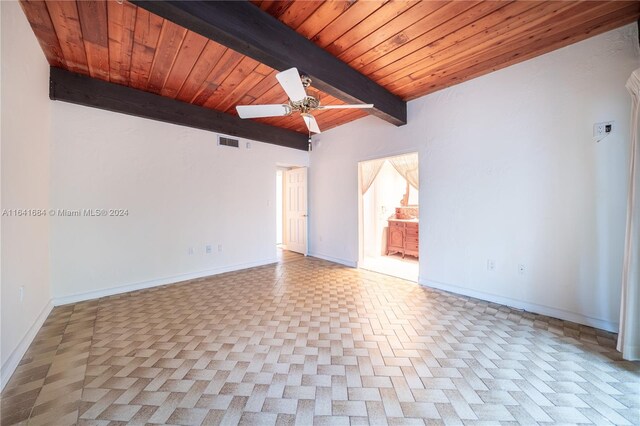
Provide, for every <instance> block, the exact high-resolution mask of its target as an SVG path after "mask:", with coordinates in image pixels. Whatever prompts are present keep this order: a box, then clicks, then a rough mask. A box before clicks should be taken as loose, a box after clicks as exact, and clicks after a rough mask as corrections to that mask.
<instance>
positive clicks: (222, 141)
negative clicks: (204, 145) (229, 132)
mask: <svg viewBox="0 0 640 426" xmlns="http://www.w3.org/2000/svg"><path fill="white" fill-rule="evenodd" d="M218 145H224V146H231V147H233V148H239V147H240V142H239V141H238V139H231V138H225V137H224V136H220V137H219V138H218Z"/></svg>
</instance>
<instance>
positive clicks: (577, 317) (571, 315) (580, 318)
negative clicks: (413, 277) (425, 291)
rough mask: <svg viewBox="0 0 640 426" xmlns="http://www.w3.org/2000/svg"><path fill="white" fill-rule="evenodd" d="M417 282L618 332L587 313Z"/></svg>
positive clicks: (448, 285)
mask: <svg viewBox="0 0 640 426" xmlns="http://www.w3.org/2000/svg"><path fill="white" fill-rule="evenodd" d="M418 283H419V284H420V285H423V286H426V287H433V288H437V289H440V290H444V291H448V292H451V293H456V294H461V295H463V296H469V297H474V298H476V299H481V300H485V301H487V302H494V303H499V304H500V305H506V306H509V307H512V308H516V309H523V310H525V311H528V312H532V313H535V314H541V315H546V316H548V317H552V318H558V319H561V320H565V321H571V322H575V323H578V324H583V325H588V326H590V327H594V328H599V329H601V330H606V331H611V332H613V333H617V332H618V323H617V322H610V321H606V320H602V319H599V318H593V317H589V316H587V315H583V314H578V313H575V312H569V311H565V310H563V309H558V308H552V307H550V306H544V305H538V304H536V303H530V302H525V301H522V300H517V299H511V298H509V297H503V296H498V295H495V294H491V293H485V292H482V291H477V290H472V289H469V288H465V287H458V286H456V285H452V284H445V283H441V282H438V281H432V280H428V279H426V278H423V277H420V278H419V279H418Z"/></svg>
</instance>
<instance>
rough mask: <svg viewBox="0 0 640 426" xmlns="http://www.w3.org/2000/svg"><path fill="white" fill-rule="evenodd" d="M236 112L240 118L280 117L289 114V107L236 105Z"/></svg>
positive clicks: (280, 105) (279, 105)
mask: <svg viewBox="0 0 640 426" xmlns="http://www.w3.org/2000/svg"><path fill="white" fill-rule="evenodd" d="M236 111H238V115H239V116H240V118H259V117H282V116H284V115H289V114H290V113H291V108H290V107H289V105H285V104H270V105H238V106H236Z"/></svg>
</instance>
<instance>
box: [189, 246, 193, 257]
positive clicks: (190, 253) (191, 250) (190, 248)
mask: <svg viewBox="0 0 640 426" xmlns="http://www.w3.org/2000/svg"><path fill="white" fill-rule="evenodd" d="M188 253H189V255H192V254H193V253H194V250H193V247H189V250H188Z"/></svg>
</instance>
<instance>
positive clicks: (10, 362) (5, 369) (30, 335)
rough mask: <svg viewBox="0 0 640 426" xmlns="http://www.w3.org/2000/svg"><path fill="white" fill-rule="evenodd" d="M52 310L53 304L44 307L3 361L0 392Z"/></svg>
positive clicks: (0, 368) (0, 370)
mask: <svg viewBox="0 0 640 426" xmlns="http://www.w3.org/2000/svg"><path fill="white" fill-rule="evenodd" d="M52 309H53V303H52V302H51V301H49V302H48V303H47V304H46V305H45V306H44V308H43V309H42V311H41V312H40V315H38V318H36V320H35V321H34V323H33V324H32V325H31V327H30V328H29V330H28V331H27V333H26V334H25V335H24V337H22V340H20V343H18V346H17V347H16V348H15V349H14V350H13V352H11V355H9V358H8V359H7V360H6V361H5V363H4V364H3V365H2V367H0V391H2V389H4V387H5V386H6V384H7V383H9V379H10V378H11V376H12V375H13V372H14V371H16V368H17V367H18V364H19V363H20V360H21V359H22V357H23V356H24V354H25V353H26V352H27V349H29V346H30V345H31V342H33V339H34V338H35V337H36V334H38V331H40V327H42V324H44V321H45V320H46V319H47V317H48V316H49V314H50V313H51V310H52Z"/></svg>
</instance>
